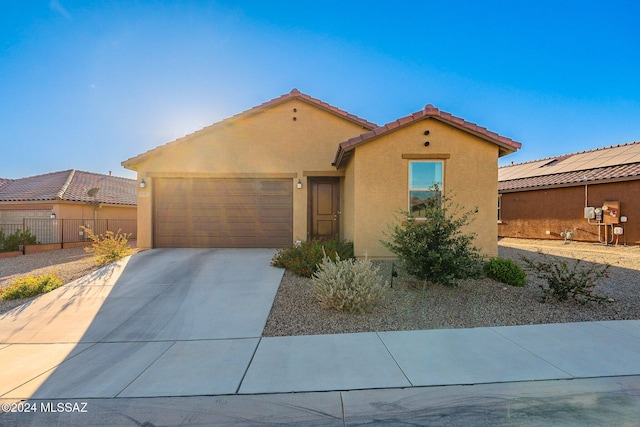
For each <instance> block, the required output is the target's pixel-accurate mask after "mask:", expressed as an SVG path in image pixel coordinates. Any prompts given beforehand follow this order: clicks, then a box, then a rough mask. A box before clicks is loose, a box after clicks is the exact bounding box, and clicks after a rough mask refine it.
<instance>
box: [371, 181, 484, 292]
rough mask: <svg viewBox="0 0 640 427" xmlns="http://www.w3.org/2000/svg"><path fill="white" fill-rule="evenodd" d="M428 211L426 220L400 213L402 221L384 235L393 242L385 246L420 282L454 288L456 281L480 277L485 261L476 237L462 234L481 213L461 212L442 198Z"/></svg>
mask: <svg viewBox="0 0 640 427" xmlns="http://www.w3.org/2000/svg"><path fill="white" fill-rule="evenodd" d="M435 191H436V192H437V191H438V190H437V188H436V189H435ZM425 210H426V215H425V219H415V218H414V217H413V216H412V215H411V214H410V213H409V212H405V211H403V212H401V218H399V220H398V221H397V223H396V224H394V225H389V230H390V232H389V233H385V234H386V235H387V236H388V237H390V240H389V241H382V244H384V245H385V246H386V247H387V248H388V249H389V250H390V251H391V252H393V253H395V254H396V255H397V256H398V258H399V259H400V260H401V261H402V263H403V264H404V268H405V269H406V271H407V272H408V273H409V274H411V275H412V276H415V277H417V278H419V279H423V280H428V281H430V282H432V283H441V284H443V285H455V280H456V279H466V278H470V277H478V275H479V274H480V271H481V261H482V257H481V255H480V252H479V250H478V249H477V248H476V247H474V246H473V240H474V239H475V234H473V233H470V234H465V233H463V231H462V228H463V227H465V226H466V225H468V224H470V223H471V222H472V219H473V218H472V216H473V215H474V214H476V213H477V212H478V209H477V208H476V209H474V210H470V211H466V212H462V208H461V207H460V206H459V205H455V206H454V205H453V204H452V202H451V199H449V198H448V197H446V196H439V197H434V198H432V199H430V200H429V201H428V202H427V203H426V208H425Z"/></svg>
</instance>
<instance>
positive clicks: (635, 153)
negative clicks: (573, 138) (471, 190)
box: [498, 142, 640, 193]
mask: <svg viewBox="0 0 640 427" xmlns="http://www.w3.org/2000/svg"><path fill="white" fill-rule="evenodd" d="M637 179H640V142H631V143H628V144H620V145H613V146H610V147H604V148H597V149H595V150H589V151H581V152H579V153H573V154H565V155H563V156H558V157H548V158H545V159H540V160H533V161H530V162H525V163H519V164H514V165H508V166H502V167H501V168H499V169H498V190H499V191H500V192H502V193H504V192H513V191H528V190H535V189H538V188H549V187H567V186H575V185H584V184H587V183H601V182H615V181H628V180H637Z"/></svg>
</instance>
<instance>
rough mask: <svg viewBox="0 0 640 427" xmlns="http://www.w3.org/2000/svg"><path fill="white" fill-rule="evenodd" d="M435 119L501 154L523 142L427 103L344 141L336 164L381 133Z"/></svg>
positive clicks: (345, 159) (510, 150)
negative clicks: (419, 121) (407, 113)
mask: <svg viewBox="0 0 640 427" xmlns="http://www.w3.org/2000/svg"><path fill="white" fill-rule="evenodd" d="M428 118H431V119H435V120H439V121H441V122H444V123H447V124H449V125H451V126H453V127H456V128H458V129H461V130H464V131H466V132H468V133H471V134H473V135H476V136H478V137H480V138H482V139H485V140H487V141H489V142H492V143H494V144H496V145H498V147H499V148H500V156H503V155H505V154H509V153H513V152H514V151H516V150H518V149H519V148H520V147H521V146H522V144H521V143H519V142H516V141H514V140H512V139H510V138H507V137H505V136H501V135H498V134H497V133H495V132H492V131H490V130H488V129H487V128H484V127H481V126H478V125H477V124H475V123H471V122H468V121H466V120H464V119H462V118H460V117H456V116H454V115H452V114H450V113H447V112H444V111H440V110H439V109H438V108H436V107H434V106H433V105H431V104H427V105H426V106H425V107H424V109H422V110H421V111H417V112H415V113H413V114H410V115H408V116H405V117H402V118H399V119H397V120H395V121H393V122H390V123H387V124H386V125H383V126H380V127H377V128H375V129H373V130H371V131H370V132H366V133H363V134H362V135H359V136H356V137H354V138H351V139H349V140H347V141H345V142H342V143H341V144H340V145H339V147H338V151H337V152H336V157H335V160H334V163H333V164H334V166H335V167H337V168H339V167H340V166H341V165H342V164H344V163H345V162H347V161H348V159H349V158H350V157H351V152H352V150H353V149H355V148H356V147H357V146H359V145H362V144H364V143H366V142H369V141H371V140H373V139H375V138H378V137H380V136H381V135H384V134H387V133H389V132H393V131H395V130H396V129H398V128H401V127H404V126H407V125H409V124H411V123H413V122H416V121H418V120H423V119H428Z"/></svg>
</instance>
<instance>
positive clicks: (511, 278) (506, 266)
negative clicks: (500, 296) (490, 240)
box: [483, 257, 527, 286]
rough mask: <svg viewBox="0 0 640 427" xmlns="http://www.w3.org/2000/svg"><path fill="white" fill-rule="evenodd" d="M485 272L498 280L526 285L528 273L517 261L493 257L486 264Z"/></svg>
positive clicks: (513, 284) (515, 284)
mask: <svg viewBox="0 0 640 427" xmlns="http://www.w3.org/2000/svg"><path fill="white" fill-rule="evenodd" d="M483 270H484V274H486V275H487V277H490V278H492V279H494V280H497V281H498V282H502V283H506V284H507V285H512V286H524V285H525V284H526V283H527V274H526V273H525V272H524V270H523V269H522V267H520V266H519V265H518V264H516V263H515V262H513V261H511V260H510V259H504V258H500V257H497V258H491V259H490V260H489V261H487V262H486V263H485V264H484V267H483Z"/></svg>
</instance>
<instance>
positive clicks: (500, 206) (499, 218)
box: [498, 194, 502, 223]
mask: <svg viewBox="0 0 640 427" xmlns="http://www.w3.org/2000/svg"><path fill="white" fill-rule="evenodd" d="M501 222H502V194H498V223H501Z"/></svg>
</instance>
